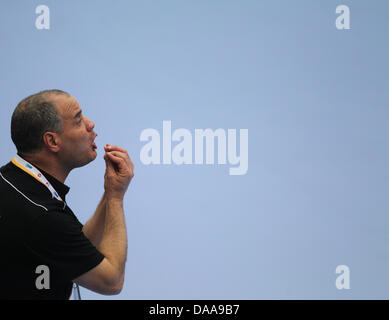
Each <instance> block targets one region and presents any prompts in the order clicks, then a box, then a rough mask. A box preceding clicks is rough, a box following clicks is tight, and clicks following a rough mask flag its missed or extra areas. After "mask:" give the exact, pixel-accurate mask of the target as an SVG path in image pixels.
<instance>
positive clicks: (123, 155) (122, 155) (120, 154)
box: [108, 151, 134, 169]
mask: <svg viewBox="0 0 389 320" xmlns="http://www.w3.org/2000/svg"><path fill="white" fill-rule="evenodd" d="M108 153H110V154H113V155H114V156H116V157H118V158H122V159H123V160H124V161H125V162H126V164H127V166H128V168H130V169H131V168H133V167H134V164H133V163H132V161H131V158H130V156H129V155H128V153H127V152H125V153H124V152H122V151H109V152H108Z"/></svg>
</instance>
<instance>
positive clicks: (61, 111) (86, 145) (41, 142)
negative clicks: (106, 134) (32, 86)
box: [11, 90, 97, 170]
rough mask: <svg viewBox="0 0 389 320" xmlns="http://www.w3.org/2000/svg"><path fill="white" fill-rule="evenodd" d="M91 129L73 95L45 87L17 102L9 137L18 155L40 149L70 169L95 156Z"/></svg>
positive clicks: (92, 124)
mask: <svg viewBox="0 0 389 320" xmlns="http://www.w3.org/2000/svg"><path fill="white" fill-rule="evenodd" d="M93 128H94V123H93V122H92V121H90V120H89V119H87V118H86V117H85V116H83V114H82V111H81V108H80V106H79V104H78V102H77V100H76V99H75V98H74V97H72V96H71V95H70V94H68V93H66V92H64V91H61V90H45V91H41V92H39V93H36V94H33V95H31V96H29V97H27V98H25V99H23V100H22V101H21V102H20V103H19V104H18V105H17V107H16V108H15V111H14V113H13V115H12V120H11V137H12V140H13V142H14V144H15V146H16V149H17V151H18V153H19V154H20V155H22V156H23V155H28V156H30V157H31V156H32V157H33V156H34V155H36V154H39V153H42V152H43V153H44V154H45V155H47V156H48V157H52V158H53V159H56V161H58V162H60V164H61V165H62V166H64V167H66V168H67V169H70V170H71V169H73V168H77V167H80V166H83V165H85V164H87V163H89V162H90V161H92V160H94V159H95V158H96V156H97V153H96V151H95V149H96V145H95V144H94V139H95V137H96V133H95V132H94V131H93Z"/></svg>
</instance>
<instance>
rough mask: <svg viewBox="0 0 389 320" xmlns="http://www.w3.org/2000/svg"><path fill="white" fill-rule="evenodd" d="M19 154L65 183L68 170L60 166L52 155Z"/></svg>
mask: <svg viewBox="0 0 389 320" xmlns="http://www.w3.org/2000/svg"><path fill="white" fill-rule="evenodd" d="M19 156H20V157H22V158H23V159H24V160H26V161H28V162H29V163H31V164H32V165H34V166H36V167H38V168H39V169H42V170H44V171H45V172H47V173H48V174H49V175H51V176H52V177H54V178H56V179H57V180H58V181H60V182H62V183H65V180H66V178H67V176H68V175H69V172H70V170H66V169H64V168H62V167H61V166H60V165H59V163H58V162H57V161H56V160H55V159H53V156H50V155H43V154H34V155H27V154H19Z"/></svg>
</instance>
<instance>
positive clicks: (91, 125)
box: [86, 118, 95, 131]
mask: <svg viewBox="0 0 389 320" xmlns="http://www.w3.org/2000/svg"><path fill="white" fill-rule="evenodd" d="M94 127H95V123H94V122H93V121H92V120H89V119H88V118H86V128H87V130H88V131H92V130H93V129H94Z"/></svg>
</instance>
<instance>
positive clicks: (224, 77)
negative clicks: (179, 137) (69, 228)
mask: <svg viewBox="0 0 389 320" xmlns="http://www.w3.org/2000/svg"><path fill="white" fill-rule="evenodd" d="M40 4H45V5H47V6H48V7H49V8H50V13H51V15H50V22H51V24H50V27H51V28H50V30H37V29H36V28H35V19H36V17H37V16H38V15H37V14H35V8H36V7H37V6H38V5H40ZM340 4H345V5H348V6H349V7H350V10H351V30H343V31H340V30H337V29H336V28H335V20H336V17H337V14H336V13H335V8H336V7H337V6H338V5H340ZM1 8H2V10H1V11H0V41H1V42H0V43H1V51H0V59H1V60H0V88H1V89H0V90H1V92H0V139H1V148H2V152H1V154H0V160H1V161H0V163H1V164H5V163H6V162H8V161H9V159H10V158H11V156H12V155H13V154H14V153H15V148H14V146H13V144H12V141H11V139H10V133H9V131H10V130H9V125H10V118H11V114H12V112H13V109H14V108H15V106H16V104H17V103H18V102H19V101H20V100H21V99H22V98H24V97H26V96H27V95H29V94H32V93H35V92H37V91H40V90H43V89H52V88H59V89H62V90H65V91H68V92H69V93H71V94H72V95H73V96H74V97H76V99H77V100H78V101H79V103H80V105H81V107H82V108H83V111H84V114H85V115H86V116H87V117H89V118H90V119H92V120H93V121H94V122H95V124H96V127H95V129H96V131H97V133H98V137H97V140H96V141H97V144H98V147H99V150H98V151H99V156H98V159H96V161H94V162H93V163H91V164H89V165H88V166H86V167H84V168H82V169H77V170H75V171H74V172H72V173H71V175H70V176H69V178H68V180H67V181H66V183H67V184H68V185H69V186H70V187H71V191H70V194H69V195H68V198H67V200H68V203H69V205H70V206H71V208H72V209H73V211H74V212H75V213H76V214H77V215H78V217H79V219H80V220H81V221H82V222H86V220H87V219H88V218H89V217H90V216H91V214H92V213H93V211H94V209H95V207H96V205H97V203H98V201H99V199H100V197H101V195H102V193H103V175H104V169H105V167H104V161H103V159H102V155H103V145H104V144H106V143H110V144H117V145H120V146H122V147H125V148H126V149H127V150H128V151H129V153H130V155H131V157H132V160H133V162H134V164H135V178H134V179H133V181H132V182H131V185H130V188H129V190H128V193H127V196H126V200H125V212H126V222H127V229H128V259H127V267H126V281H125V286H124V289H123V291H122V293H121V294H120V295H119V296H114V297H105V296H101V295H98V294H95V293H93V292H91V291H88V290H86V289H82V292H81V294H82V296H83V298H84V299H102V298H110V299H387V298H389V294H388V286H389V249H388V240H389V233H388V223H389V218H388V209H389V205H388V199H389V197H388V190H389V172H388V163H389V152H388V142H387V139H388V133H389V130H388V117H389V110H388V101H389V99H388V98H389V94H388V92H389V91H388V83H389V82H388V72H389V68H388V65H389V63H388V57H389V46H388V31H389V22H388V19H387V16H388V13H389V4H388V2H387V1H386V0H382V1H378V0H375V1H357V0H353V1H346V0H342V1H340V0H339V1H332V0H326V1H323V0H322V1H319V0H315V1H308V0H307V1H301V0H294V1H286V0H285V1H270V0H267V1H259V0H258V1H254V0H253V1H248V0H244V1H231V0H222V1H210V0H207V1H205V0H200V1H193V0H191V1H189V0H184V1H182V0H180V1H178V0H177V1H176V0H163V1H124V0H123V1H112V2H111V1H92V0H88V1H74V0H72V1H64V0H63V1H53V0H41V1H11V0H6V1H2V6H1ZM163 120H171V121H172V127H173V128H172V129H173V130H174V129H177V128H187V129H188V130H190V131H191V132H192V133H193V132H194V129H206V128H211V129H217V128H224V129H225V130H227V129H248V130H249V169H248V173H247V175H244V176H229V175H228V168H229V165H197V166H196V165H182V166H177V165H170V166H169V165H151V166H145V165H143V164H142V163H141V162H140V159H139V153H140V149H141V147H142V146H143V144H144V143H143V142H141V141H140V140H139V136H140V133H141V131H142V130H143V129H146V128H155V129H157V130H159V131H160V132H161V133H162V121H163ZM341 264H345V265H347V266H348V267H349V268H350V285H351V289H349V290H338V289H337V288H336V286H335V280H336V277H337V274H336V273H335V269H336V266H338V265H341ZM2 276H5V275H2Z"/></svg>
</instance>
